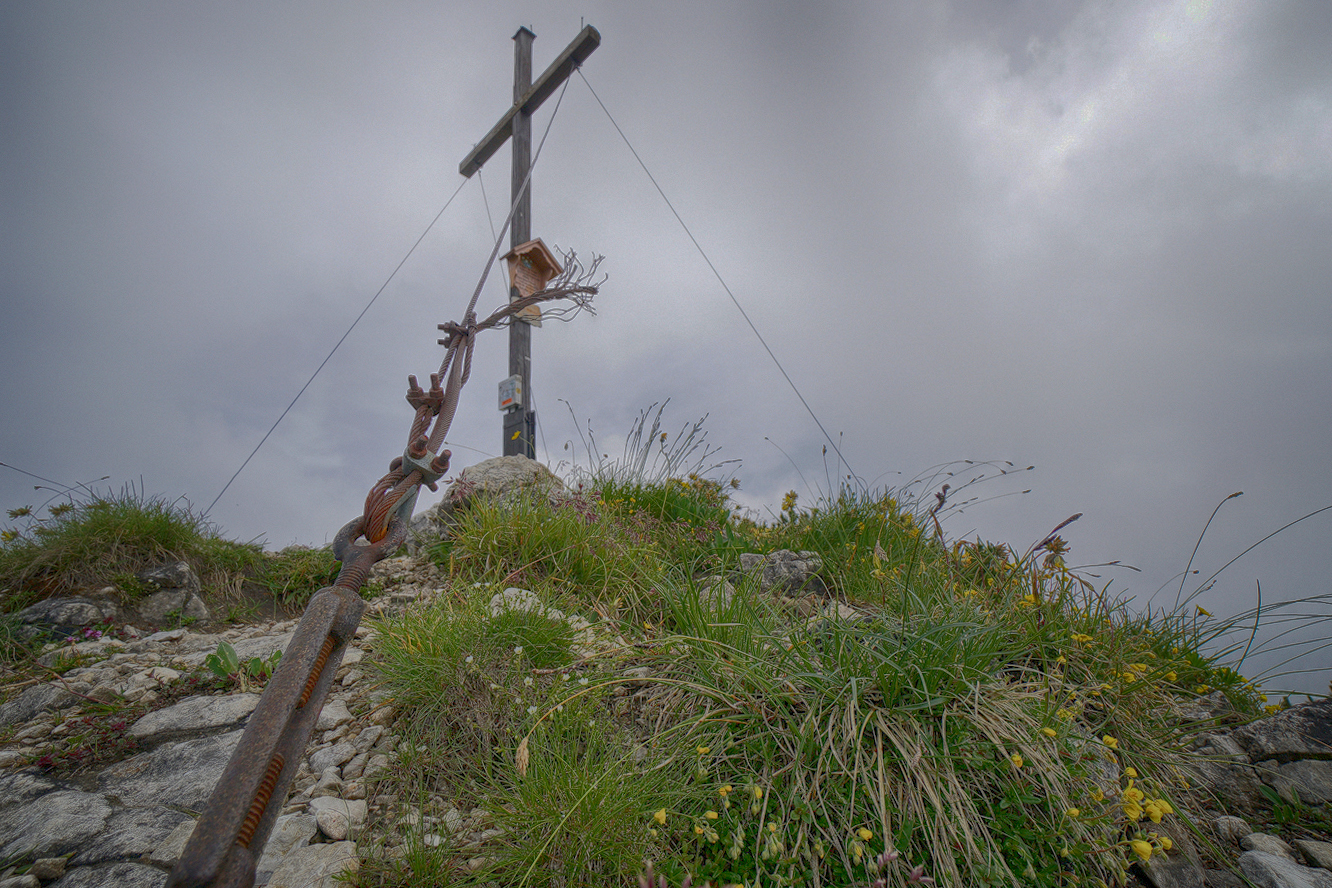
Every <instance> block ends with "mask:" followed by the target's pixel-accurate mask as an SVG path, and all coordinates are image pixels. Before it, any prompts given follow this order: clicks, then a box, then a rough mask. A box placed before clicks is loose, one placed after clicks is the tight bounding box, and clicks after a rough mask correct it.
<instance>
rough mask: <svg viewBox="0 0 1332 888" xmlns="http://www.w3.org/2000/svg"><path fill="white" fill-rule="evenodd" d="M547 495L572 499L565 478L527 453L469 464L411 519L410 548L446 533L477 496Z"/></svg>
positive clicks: (554, 499)
mask: <svg viewBox="0 0 1332 888" xmlns="http://www.w3.org/2000/svg"><path fill="white" fill-rule="evenodd" d="M525 494H535V495H544V496H546V497H548V498H549V499H550V500H551V501H552V502H563V501H566V500H569V499H571V495H570V494H569V493H568V492H567V491H566V490H565V487H564V482H563V481H561V480H560V479H559V478H557V477H556V476H555V475H554V474H553V473H552V472H551V471H550V469H548V468H546V467H545V466H544V465H542V464H541V463H539V462H536V461H535V460H530V459H528V458H527V457H525V456H499V457H495V458H494V459H488V460H484V461H483V462H479V463H477V464H476V465H474V466H468V467H467V468H465V469H463V470H462V471H461V472H459V473H458V478H457V480H456V481H454V483H453V484H451V485H449V487H448V489H447V490H446V491H445V492H444V498H443V499H442V500H440V501H439V502H438V503H436V504H435V505H433V506H431V507H430V508H429V509H426V510H424V511H423V512H421V514H419V515H417V516H416V517H415V518H413V519H412V524H411V528H410V529H409V530H408V533H407V551H408V552H410V553H412V554H413V555H414V554H416V553H417V552H419V551H420V550H421V549H423V548H426V547H428V546H430V545H431V544H433V543H436V542H438V541H439V540H441V539H443V538H444V537H447V536H448V535H449V532H450V530H449V529H450V528H451V527H452V525H453V522H454V519H455V515H456V514H457V512H459V511H460V510H463V509H466V508H468V507H469V506H470V505H471V504H472V503H473V502H475V501H476V500H477V499H478V498H498V499H509V498H511V497H515V496H522V495H525Z"/></svg>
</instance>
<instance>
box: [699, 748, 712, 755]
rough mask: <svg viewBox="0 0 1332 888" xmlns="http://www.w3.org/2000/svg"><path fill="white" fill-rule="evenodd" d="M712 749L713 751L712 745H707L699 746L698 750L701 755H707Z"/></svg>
mask: <svg viewBox="0 0 1332 888" xmlns="http://www.w3.org/2000/svg"><path fill="white" fill-rule="evenodd" d="M710 751H711V748H710V747H707V746H700V747H698V749H697V752H698V754H699V755H707V754H708V753H709V752H710Z"/></svg>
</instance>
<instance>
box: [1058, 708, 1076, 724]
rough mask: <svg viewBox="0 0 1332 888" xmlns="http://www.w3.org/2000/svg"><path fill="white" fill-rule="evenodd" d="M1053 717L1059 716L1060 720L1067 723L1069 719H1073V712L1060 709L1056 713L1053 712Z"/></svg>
mask: <svg viewBox="0 0 1332 888" xmlns="http://www.w3.org/2000/svg"><path fill="white" fill-rule="evenodd" d="M1055 715H1057V716H1059V717H1060V718H1062V719H1063V720H1064V721H1068V720H1069V719H1071V718H1073V710H1071V709H1060V710H1057V711H1056V712H1055Z"/></svg>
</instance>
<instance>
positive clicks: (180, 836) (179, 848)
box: [143, 818, 194, 866]
mask: <svg viewBox="0 0 1332 888" xmlns="http://www.w3.org/2000/svg"><path fill="white" fill-rule="evenodd" d="M193 833H194V821H193V820H190V819H188V818H186V819H185V820H183V821H181V822H180V823H178V824H176V828H175V829H173V830H172V831H171V834H170V835H169V836H167V837H166V838H165V839H163V840H162V841H161V842H159V843H158V844H157V846H156V847H154V848H150V849H148V853H147V854H145V855H144V858H143V859H144V860H146V861H148V862H149V863H156V864H160V865H162V866H171V865H172V864H174V863H175V862H176V861H177V860H179V859H180V855H181V854H183V853H184V852H185V843H186V842H188V841H189V840H190V836H191V835H193Z"/></svg>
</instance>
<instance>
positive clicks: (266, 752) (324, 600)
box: [166, 212, 601, 888]
mask: <svg viewBox="0 0 1332 888" xmlns="http://www.w3.org/2000/svg"><path fill="white" fill-rule="evenodd" d="M510 216H512V212H511V213H510ZM506 227H507V223H506ZM502 234H503V232H501V236H502ZM498 248H499V242H498V241H497V242H496V250H498ZM494 259H495V256H494V255H492V256H491V262H492V263H493V262H494ZM600 261H601V260H600V257H598V258H596V259H594V261H593V262H592V264H591V267H590V268H589V269H587V270H586V271H584V269H583V268H582V267H581V266H580V265H578V263H577V260H576V257H575V256H574V255H573V253H572V252H571V253H569V254H568V255H567V256H566V257H565V273H564V274H563V275H562V276H561V278H560V279H559V280H558V281H556V282H555V283H554V285H552V286H550V287H548V288H547V289H545V290H543V291H542V292H540V293H536V294H534V295H533V296H529V297H524V298H523V299H521V300H514V301H513V302H510V303H508V304H507V305H504V306H501V307H500V308H499V309H497V310H496V311H495V312H493V313H492V314H491V315H490V316H489V317H488V318H486V319H485V320H484V321H481V322H479V323H478V322H477V320H476V315H475V313H474V311H473V309H474V308H475V306H476V299H477V295H479V294H480V291H481V287H480V285H478V286H477V291H476V293H475V294H473V296H472V302H471V304H469V305H468V308H467V312H466V313H465V314H464V320H463V323H461V324H455V323H448V324H441V325H439V328H440V329H441V330H443V331H444V332H445V333H447V334H448V338H447V339H442V340H440V344H441V345H446V346H448V349H447V351H446V352H445V356H444V362H443V363H442V364H441V365H440V368H439V372H438V373H432V374H431V375H430V389H429V390H425V389H422V388H421V386H420V385H418V384H417V381H416V377H415V376H409V377H407V382H408V387H407V403H408V404H410V405H411V406H412V408H413V410H414V411H415V416H414V417H413V419H412V424H411V429H410V431H409V433H408V435H407V447H406V449H405V450H404V451H403V453H402V456H401V457H398V458H396V459H394V460H393V461H392V462H391V463H390V464H389V471H388V474H386V475H384V477H382V478H380V479H379V481H378V482H376V483H375V485H374V486H373V487H372V488H370V493H369V494H368V495H367V496H366V498H365V509H364V511H363V512H362V513H361V515H359V516H358V517H357V518H355V519H354V520H353V521H351V522H349V523H348V524H346V525H345V526H344V527H343V528H342V529H341V530H340V531H338V535H337V536H336V537H335V538H334V540H333V554H334V555H336V556H337V559H338V561H340V562H341V563H342V567H341V568H340V569H339V571H338V576H337V579H336V580H334V581H333V585H331V586H325V587H324V588H323V589H320V590H319V591H318V592H316V593H315V595H314V597H313V598H311V599H310V603H309V604H308V605H306V608H305V613H304V614H302V615H301V621H300V623H299V624H298V625H297V627H296V631H295V633H293V635H292V639H291V643H290V644H289V645H288V646H287V650H286V651H285V652H284V653H283V654H282V660H281V661H280V662H279V664H278V668H277V671H276V672H274V673H273V677H272V678H271V679H270V680H269V682H268V686H267V687H266V688H264V693H263V695H262V696H261V697H260V698H259V703H258V705H257V706H255V708H254V712H253V713H251V715H250V720H249V722H248V723H247V724H246V726H245V732H244V733H243V734H242V735H241V739H240V742H239V743H237V744H236V750H235V751H234V752H233V753H232V754H231V760H230V761H229V762H227V767H226V769H225V770H224V771H223V772H222V777H221V778H220V779H219V780H218V781H217V786H215V787H214V789H213V794H212V795H211V796H210V797H209V799H208V805H207V807H206V808H205V809H204V812H203V814H201V815H200V816H199V820H198V821H197V822H196V823H195V826H194V832H193V833H191V834H190V838H189V841H188V842H187V843H186V844H185V850H184V852H182V854H181V856H180V859H179V860H178V861H176V865H175V867H174V868H173V869H172V870H171V875H170V877H169V878H168V879H167V883H166V884H167V888H251V886H253V885H254V877H255V868H256V866H257V865H258V862H259V858H260V857H261V856H262V855H263V850H264V845H265V844H267V842H268V836H269V834H270V833H271V832H272V831H273V825H274V823H276V822H277V818H278V815H279V814H280V813H281V811H282V805H283V802H284V801H285V800H286V798H287V792H288V790H289V789H290V788H291V783H292V780H293V779H295V777H296V770H297V768H298V767H299V766H300V762H301V759H302V758H303V757H304V755H305V747H306V746H307V744H309V742H310V735H311V733H313V731H314V727H315V723H316V722H317V721H318V720H319V711H320V710H321V709H322V708H323V706H324V700H325V699H327V697H328V690H329V686H330V685H331V684H332V682H333V676H334V674H335V673H336V672H337V671H338V664H340V663H341V662H342V654H343V651H345V650H346V649H347V645H348V644H349V643H350V642H351V640H352V639H353V638H354V637H355V635H356V627H357V626H358V625H360V622H361V615H362V614H363V613H364V612H365V602H364V601H362V600H361V597H360V591H361V587H362V586H363V585H364V584H365V581H366V578H367V577H369V576H370V569H371V568H372V567H374V566H375V563H376V562H378V561H380V560H382V559H384V558H387V557H388V556H389V555H392V554H393V553H394V552H395V551H397V550H398V548H399V547H400V546H401V545H402V544H403V543H404V542H406V540H407V530H408V527H409V525H410V523H411V518H412V509H413V508H414V507H415V505H416V495H417V492H418V491H419V490H420V488H421V485H422V484H424V485H426V486H427V487H429V488H430V489H431V490H434V489H435V483H436V482H437V481H439V479H440V478H442V477H443V476H444V475H445V473H447V472H448V470H449V457H450V455H451V454H450V453H449V451H447V450H440V449H439V448H440V445H441V444H443V443H444V437H445V435H447V434H448V430H449V426H450V425H451V424H452V422H453V416H454V414H455V413H456V412H457V409H458V396H459V394H460V393H461V390H462V387H463V385H464V384H465V383H466V382H467V378H468V376H469V375H470V373H471V369H472V345H473V342H474V340H475V337H476V334H477V333H478V332H479V331H481V330H485V329H488V328H490V327H497V326H503V325H505V324H507V323H509V322H511V319H512V317H513V315H514V314H515V313H516V312H518V311H520V310H521V309H523V308H524V307H526V306H527V305H532V304H535V303H538V302H546V301H551V300H556V299H564V300H567V301H568V302H570V303H571V304H572V308H571V309H567V310H566V311H568V312H571V313H577V311H579V310H583V309H590V301H591V297H592V296H593V295H594V294H595V293H596V292H597V289H598V285H599V284H600V281H595V282H594V281H593V280H592V278H593V276H594V275H595V273H596V268H597V265H598V264H599V263H600ZM484 282H485V277H484V275H483V276H482V283H484ZM432 426H433V428H432Z"/></svg>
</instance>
